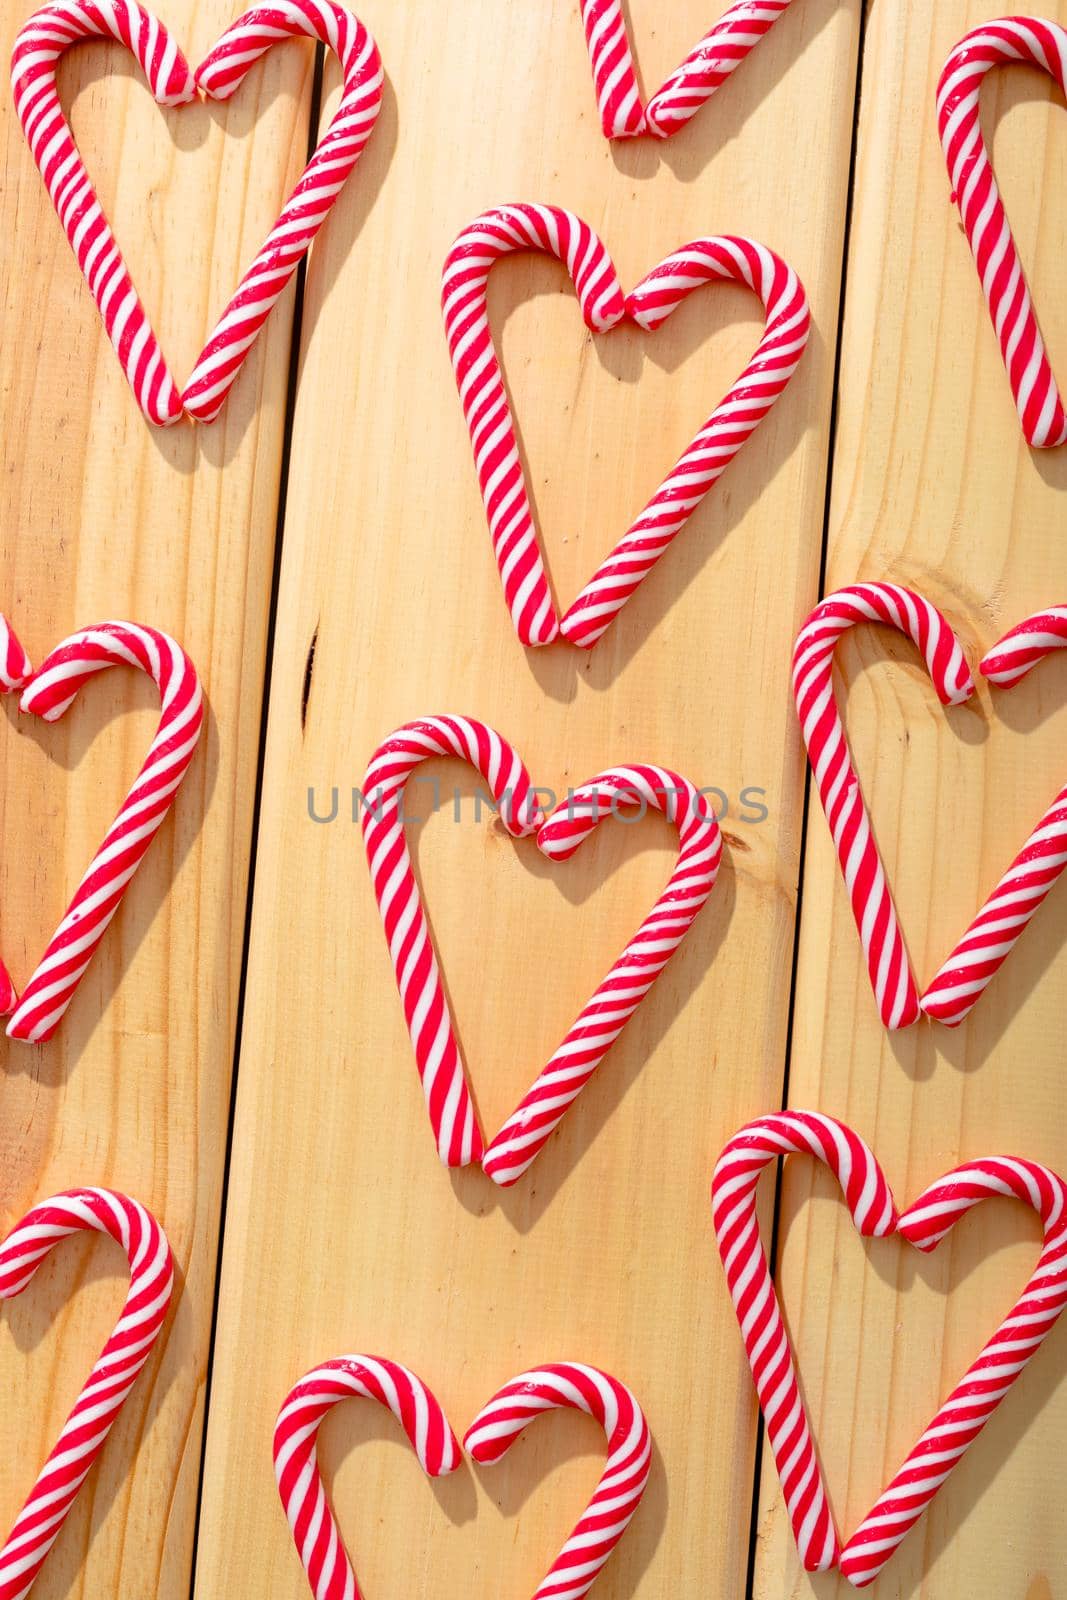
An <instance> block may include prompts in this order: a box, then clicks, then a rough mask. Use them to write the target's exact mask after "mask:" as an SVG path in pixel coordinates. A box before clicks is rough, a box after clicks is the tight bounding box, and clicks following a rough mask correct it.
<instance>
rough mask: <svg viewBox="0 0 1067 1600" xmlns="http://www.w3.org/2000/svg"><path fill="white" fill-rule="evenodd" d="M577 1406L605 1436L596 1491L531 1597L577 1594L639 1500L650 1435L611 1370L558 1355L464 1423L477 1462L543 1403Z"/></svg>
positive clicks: (554, 1599)
mask: <svg viewBox="0 0 1067 1600" xmlns="http://www.w3.org/2000/svg"><path fill="white" fill-rule="evenodd" d="M567 1409H569V1410H574V1411H584V1412H586V1414H587V1415H588V1416H591V1417H593V1418H594V1419H595V1420H596V1421H597V1422H599V1423H600V1425H601V1427H602V1428H603V1429H604V1432H605V1433H606V1434H607V1438H608V1459H607V1465H606V1466H605V1468H604V1472H603V1475H602V1476H601V1479H600V1482H599V1484H598V1485H597V1488H596V1492H595V1494H594V1495H593V1498H592V1499H591V1500H590V1502H589V1505H588V1507H587V1509H586V1511H585V1513H584V1515H583V1516H582V1517H581V1519H580V1520H579V1522H578V1524H577V1526H576V1527H575V1529H574V1532H573V1533H572V1534H571V1536H570V1538H569V1539H568V1540H567V1542H566V1544H565V1545H564V1546H563V1549H562V1550H561V1551H560V1553H559V1555H558V1556H557V1557H556V1560H555V1561H554V1562H553V1565H552V1569H551V1571H550V1572H549V1574H548V1576H547V1577H546V1578H545V1579H544V1580H543V1581H542V1583H541V1584H539V1586H538V1589H537V1593H536V1595H535V1596H534V1600H581V1596H582V1595H584V1594H587V1593H588V1592H589V1590H590V1589H591V1588H592V1586H593V1584H594V1583H595V1581H596V1579H597V1577H598V1576H599V1574H600V1572H601V1571H602V1569H603V1567H604V1565H605V1563H606V1562H607V1561H608V1559H609V1557H610V1556H611V1553H612V1551H613V1550H614V1549H615V1546H616V1545H617V1544H618V1542H619V1540H620V1539H621V1538H622V1536H623V1534H624V1533H625V1532H626V1530H627V1528H628V1527H629V1525H630V1522H631V1520H632V1518H633V1516H634V1513H635V1512H636V1510H637V1508H638V1506H639V1505H640V1504H641V1497H642V1495H643V1494H644V1492H645V1487H646V1485H647V1483H648V1476H649V1472H650V1470H651V1466H652V1435H651V1433H650V1432H649V1427H648V1423H647V1422H646V1421H645V1417H644V1413H643V1412H642V1410H641V1407H640V1406H639V1405H638V1403H637V1400H636V1399H635V1397H634V1395H633V1394H632V1392H631V1391H630V1390H629V1389H628V1388H627V1387H626V1385H625V1384H624V1383H620V1382H619V1380H618V1378H613V1377H611V1376H610V1374H608V1373H606V1372H600V1371H599V1370H598V1369H597V1368H596V1367H589V1366H585V1365H583V1364H582V1363H580V1362H558V1363H552V1364H551V1365H549V1366H544V1367H538V1368H535V1369H534V1370H533V1371H532V1372H524V1373H522V1375H521V1376H520V1377H518V1378H514V1379H513V1380H512V1382H511V1383H508V1384H505V1386H504V1388H503V1389H501V1390H499V1391H498V1392H497V1394H495V1395H494V1396H493V1398H492V1400H490V1402H489V1404H488V1405H487V1406H486V1407H485V1409H484V1410H483V1411H480V1412H479V1414H478V1416H477V1417H476V1418H475V1419H474V1421H473V1422H472V1423H471V1426H470V1427H469V1428H468V1430H467V1433H466V1436H465V1438H464V1441H463V1443H464V1447H465V1449H466V1450H467V1451H468V1453H469V1454H470V1455H471V1456H473V1457H474V1459H475V1461H478V1462H480V1463H481V1464H483V1465H492V1464H493V1463H494V1462H497V1461H500V1460H501V1459H502V1458H503V1457H504V1456H505V1455H506V1454H507V1452H508V1451H509V1450H510V1449H511V1447H512V1445H513V1444H514V1443H515V1441H516V1439H517V1438H518V1437H519V1435H520V1434H521V1433H522V1432H523V1430H524V1429H525V1428H526V1427H527V1426H528V1424H529V1423H530V1422H532V1421H533V1419H534V1418H535V1417H538V1416H540V1415H541V1414H542V1413H543V1412H545V1411H559V1410H567Z"/></svg>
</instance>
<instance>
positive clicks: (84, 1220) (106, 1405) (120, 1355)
mask: <svg viewBox="0 0 1067 1600" xmlns="http://www.w3.org/2000/svg"><path fill="white" fill-rule="evenodd" d="M80 1232H96V1233H104V1234H108V1235H109V1236H110V1237H111V1238H112V1239H114V1240H115V1241H116V1243H117V1244H120V1245H121V1246H122V1248H123V1249H124V1250H125V1252H126V1255H127V1256H128V1258H129V1262H130V1287H129V1293H128V1294H127V1296H126V1304H125V1306H124V1307H123V1311H122V1315H121V1317H120V1318H119V1320H118V1322H117V1323H116V1325H115V1330H114V1332H113V1333H112V1335H111V1337H110V1339H109V1340H108V1341H107V1344H106V1345H105V1346H104V1349H103V1351H102V1352H101V1355H100V1359H99V1360H98V1361H97V1363H96V1365H95V1366H94V1368H93V1370H92V1372H91V1373H90V1374H89V1377H88V1380H87V1381H86V1384H85V1386H84V1388H83V1389H82V1391H81V1394H80V1395H79V1396H78V1399H77V1402H76V1404H75V1406H74V1409H73V1411H72V1412H71V1414H70V1416H69V1417H68V1418H67V1421H66V1423H65V1424H64V1426H63V1431H62V1433H61V1434H60V1436H59V1439H58V1441H57V1443H56V1446H55V1448H54V1449H53V1451H52V1453H51V1455H50V1456H49V1457H48V1460H47V1462H46V1463H45V1466H44V1469H43V1470H42V1472H41V1475H40V1477H39V1478H38V1479H37V1482H36V1483H35V1484H34V1486H33V1489H32V1490H31V1492H30V1496H29V1499H28V1500H27V1501H26V1504H25V1506H24V1507H23V1509H22V1511H21V1512H20V1513H19V1516H18V1520H17V1521H16V1523H15V1526H14V1527H13V1528H12V1530H11V1533H10V1534H9V1536H8V1539H7V1542H6V1544H5V1545H4V1547H3V1549H2V1550H0V1600H22V1596H23V1595H25V1594H28V1593H29V1591H30V1589H31V1588H32V1586H33V1582H34V1579H35V1578H36V1577H37V1574H38V1573H39V1572H40V1570H41V1567H42V1565H43V1564H44V1560H45V1557H46V1556H47V1555H48V1552H49V1551H50V1550H51V1548H52V1546H53V1545H54V1544H55V1542H56V1540H57V1538H58V1537H59V1534H60V1531H61V1529H62V1527H63V1524H64V1522H65V1521H66V1518H67V1514H68V1512H69V1511H70V1508H71V1506H72V1505H73V1504H74V1501H75V1499H76V1498H77V1494H78V1490H79V1489H80V1488H81V1486H82V1484H83V1483H84V1482H85V1479H86V1478H87V1477H88V1475H89V1471H90V1469H91V1467H92V1465H93V1463H94V1462H95V1460H96V1458H97V1456H98V1455H99V1454H100V1451H101V1450H102V1449H103V1447H104V1444H105V1442H106V1440H107V1437H108V1434H109V1433H110V1432H111V1428H112V1425H113V1424H114V1422H115V1419H116V1417H117V1416H118V1414H119V1412H120V1411H121V1410H122V1407H123V1405H124V1403H125V1400H126V1397H127V1395H128V1394H129V1393H130V1390H131V1389H132V1388H133V1386H134V1383H135V1382H136V1380H137V1377H138V1374H139V1373H140V1371H141V1368H142V1367H143V1366H144V1364H145V1362H146V1361H147V1360H148V1357H149V1356H150V1355H151V1353H152V1350H153V1348H154V1347H155V1344H156V1341H157V1340H158V1338H159V1335H160V1333H161V1331H162V1328H163V1324H164V1322H165V1321H166V1317H167V1311H168V1309H169V1307H170V1300H171V1293H172V1290H173V1286H174V1266H173V1262H172V1259H171V1253H170V1246H169V1245H168V1243H167V1240H166V1237H165V1235H164V1233H163V1230H162V1228H161V1227H160V1226H159V1223H158V1222H157V1221H156V1220H155V1218H154V1217H153V1216H152V1215H151V1213H150V1212H149V1211H147V1210H146V1209H145V1207H144V1206H141V1205H138V1203H137V1202H136V1201H135V1200H130V1199H129V1198H128V1197H127V1196H126V1195H124V1194H115V1193H113V1192H111V1191H110V1190H107V1189H70V1190H68V1191H67V1192H66V1193H64V1194H58V1195H56V1196H55V1198H54V1199H52V1200H46V1201H45V1202H44V1204H43V1205H39V1206H35V1207H34V1208H33V1210H32V1211H30V1212H28V1213H27V1214H26V1216H25V1217H23V1219H22V1221H21V1222H20V1223H18V1225H17V1226H16V1227H15V1228H13V1229H12V1231H11V1232H10V1233H9V1234H8V1236H7V1238H6V1239H5V1240H4V1243H3V1245H0V1300H13V1299H14V1298H15V1297H16V1295H20V1294H21V1293H22V1291H23V1290H24V1289H25V1288H26V1287H27V1285H28V1284H29V1283H30V1281H31V1279H32V1278H33V1276H34V1274H35V1272H36V1271H37V1268H38V1267H39V1266H40V1264H41V1262H42V1261H43V1260H44V1258H45V1257H46V1256H47V1255H49V1254H50V1253H51V1251H52V1250H53V1249H54V1248H55V1246H56V1245H57V1244H58V1243H59V1242H60V1241H61V1240H62V1239H66V1238H69V1237H70V1236H71V1235H72V1234H75V1233H80Z"/></svg>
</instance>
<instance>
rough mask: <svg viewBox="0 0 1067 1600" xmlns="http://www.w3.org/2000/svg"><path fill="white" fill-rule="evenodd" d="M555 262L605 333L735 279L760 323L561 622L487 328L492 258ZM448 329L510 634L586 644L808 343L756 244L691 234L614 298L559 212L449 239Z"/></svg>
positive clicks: (585, 237)
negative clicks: (747, 352) (734, 373)
mask: <svg viewBox="0 0 1067 1600" xmlns="http://www.w3.org/2000/svg"><path fill="white" fill-rule="evenodd" d="M525 250H539V251H543V252H545V253H547V254H550V255H555V256H557V257H558V258H559V259H560V260H561V261H562V262H563V263H564V265H565V266H566V267H567V270H568V272H569V273H570V275H571V278H572V280H573V282H574V285H575V290H576V293H577V296H578V302H579V306H580V307H581V311H582V315H583V318H584V320H585V323H586V326H587V327H589V328H590V329H591V330H592V331H593V332H598V333H603V332H607V331H608V330H609V329H611V328H613V327H615V326H616V325H617V324H618V323H619V322H620V321H621V320H622V318H623V316H624V315H625V316H629V317H630V318H631V319H632V320H633V321H634V322H636V323H637V324H638V326H639V327H641V328H642V329H644V330H645V332H647V333H653V332H655V331H656V329H657V328H659V327H661V326H662V325H663V323H664V322H665V321H666V320H667V318H668V317H669V316H670V315H671V314H672V312H674V311H675V310H676V309H677V307H678V306H679V305H680V304H681V303H682V301H683V300H685V299H686V298H687V297H688V296H689V295H690V294H692V293H693V291H694V290H696V289H699V288H701V287H703V286H704V285H706V284H708V283H712V282H716V281H732V282H736V283H742V284H744V285H745V286H746V287H748V288H750V289H752V290H753V291H754V292H755V293H756V294H758V295H759V296H760V298H761V299H762V301H763V303H764V307H765V310H766V316H767V323H766V327H765V330H764V333H763V337H762V339H761V340H760V343H759V346H758V348H757V350H756V353H755V355H754V356H753V358H752V360H751V361H750V362H749V363H748V365H747V366H746V368H745V370H744V372H743V373H742V375H741V377H740V378H739V379H738V381H737V383H735V384H734V385H733V387H732V388H731V389H730V390H729V391H728V393H727V394H726V396H725V398H724V399H723V400H722V401H721V402H720V404H719V405H718V406H716V408H715V410H714V411H713V412H712V413H711V415H710V417H709V418H708V420H707V421H706V422H705V424H704V426H703V427H702V428H701V430H700V431H699V433H698V434H697V435H696V437H695V439H694V440H693V442H692V443H691V444H690V445H689V447H688V449H687V450H686V451H685V452H684V454H683V455H682V456H681V458H680V459H679V461H678V462H677V463H676V465H675V466H674V467H673V468H672V470H671V471H670V473H669V474H668V475H667V477H666V478H665V479H664V481H663V483H662V484H661V485H660V487H659V489H658V490H657V491H656V493H655V494H654V495H653V497H652V499H651V500H650V501H649V502H648V504H647V505H646V506H645V509H644V510H643V511H642V512H641V513H640V515H639V516H638V517H637V519H636V520H635V521H634V522H633V523H632V524H631V526H630V528H629V529H628V531H627V532H626V533H625V534H624V535H623V537H622V539H620V541H619V542H618V544H617V545H616V546H615V548H614V550H613V551H612V552H611V554H610V555H609V556H608V557H607V559H606V560H605V561H604V562H602V563H601V565H600V567H599V568H598V569H597V571H596V573H595V574H594V575H593V577H592V579H591V580H590V582H589V583H588V584H587V585H586V586H585V588H584V589H583V590H582V592H581V594H580V595H579V596H578V598H577V600H575V602H574V604H573V605H572V606H571V607H570V609H569V610H568V611H567V612H566V614H565V615H564V616H563V617H562V618H560V616H559V614H558V612H557V610H556V607H555V604H554V602H553V599H552V594H551V590H550V587H549V582H548V574H547V572H546V569H545V564H544V558H543V556H542V554H541V549H540V546H539V543H538V537H537V531H536V528H535V525H534V518H533V511H532V507H531V503H530V498H529V492H528V489H527V485H526V481H525V475H524V473H523V468H522V461H521V457H520V454H519V448H518V442H517V439H516V434H515V424H514V419H513V417H512V415H511V407H510V403H509V401H508V397H507V392H506V389H505V386H504V379H503V375H502V373H501V370H500V363H499V360H498V358H497V355H496V350H495V347H494V345H493V336H492V331H491V329H490V325H489V310H488V300H487V287H488V281H489V274H490V271H491V270H492V267H493V264H494V262H496V261H498V260H499V259H500V258H501V257H502V256H505V255H509V254H513V253H515V252H517V251H525ZM442 304H443V308H444V318H445V329H446V334H447V338H448V346H449V351H450V353H451V356H452V364H453V367H454V369H455V373H456V382H457V385H458V388H459V393H460V398H461V401H462V404H463V412H464V416H465V417H466V421H467V428H468V431H469V433H470V436H471V445H472V449H473V452H474V460H475V465H476V468H477V472H478V480H479V483H480V485H481V490H482V499H483V502H484V505H485V511H486V516H487V518H488V522H489V528H490V532H491V535H492V541H493V550H494V553H495V555H496V560H497V565H498V567H499V569H500V575H501V579H502V581H503V585H504V595H505V598H506V600H507V603H508V607H509V610H510V612H511V618H512V622H513V624H514V626H515V629H516V631H517V632H518V635H519V638H520V639H521V640H522V642H523V644H526V645H544V644H550V643H552V642H553V640H555V639H556V638H558V637H559V635H560V634H561V633H562V634H563V636H564V637H565V638H567V639H568V640H569V641H570V642H571V643H572V644H575V645H578V646H580V647H581V648H583V649H589V648H590V647H591V646H592V645H594V644H595V643H596V642H597V640H598V639H600V638H601V637H602V635H603V634H604V633H605V632H606V630H607V628H608V627H609V626H610V624H611V622H612V621H613V620H614V618H615V617H616V616H617V615H618V613H619V611H620V610H621V609H622V607H623V605H624V604H625V603H626V601H627V600H628V599H629V598H630V596H631V595H632V594H633V593H634V592H635V590H636V589H638V588H639V587H640V585H641V584H642V583H643V581H644V579H645V578H646V577H647V576H648V574H649V572H650V571H651V570H652V568H653V567H654V566H655V565H656V562H657V561H658V560H659V559H660V557H661V556H662V555H663V554H664V552H665V551H666V550H667V549H668V548H669V546H670V545H671V544H672V543H673V541H674V539H675V537H676V536H677V534H678V533H679V532H680V531H681V529H682V528H683V527H684V526H685V524H686V523H687V522H688V520H689V518H690V517H691V516H692V515H693V513H694V512H695V511H696V509H697V507H698V506H699V505H700V504H701V502H702V501H703V499H704V497H705V496H706V495H707V493H708V492H709V490H710V489H711V488H712V486H713V485H714V484H715V483H716V482H717V480H718V479H719V478H720V477H721V475H722V473H723V472H724V471H725V469H726V467H727V466H728V465H729V464H730V462H731V461H732V460H733V458H734V456H735V455H736V454H737V452H738V451H739V450H740V449H741V447H742V445H743V444H744V443H745V441H746V440H747V439H748V438H750V437H751V435H752V434H753V432H754V431H755V429H756V428H757V427H758V426H759V424H760V423H761V422H762V421H763V419H764V417H765V416H766V415H767V414H768V412H769V411H770V410H771V408H772V406H773V405H774V403H775V401H776V400H777V399H778V397H779V395H780V394H781V393H782V391H783V390H784V389H785V387H786V385H787V384H788V382H789V380H790V378H791V377H792V375H793V373H794V372H795V371H796V368H797V364H798V362H799V360H800V357H801V355H802V354H803V351H804V348H805V345H806V344H807V339H808V332H809V328H810V313H809V310H808V303H807V297H806V296H805V293H804V289H803V287H802V285H801V284H800V282H799V280H798V279H797V276H796V274H795V273H794V272H793V270H792V268H791V267H789V266H788V265H787V264H786V263H785V262H784V261H783V260H782V259H781V257H780V256H777V255H775V253H774V252H773V251H772V250H768V249H767V248H766V247H765V246H764V245H761V244H757V243H756V242H755V241H754V240H751V239H743V238H733V237H729V236H721V237H715V238H708V239H698V240H695V241H694V242H693V243H692V244H688V245H686V246H684V247H683V248H682V249H680V250H677V251H675V252H674V254H673V255H670V256H668V257H667V258H666V260H664V261H662V262H660V264H659V265H658V266H657V267H654V268H653V269H652V271H651V272H649V273H648V274H647V276H646V277H645V278H643V279H642V281H641V282H640V283H639V284H638V286H637V288H636V289H634V290H633V292H632V293H631V294H630V295H628V296H627V297H626V298H625V300H624V298H623V293H622V288H621V286H620V284H619V279H618V276H617V274H616V272H615V268H614V266H613V264H612V261H611V257H610V256H609V255H608V252H607V250H606V248H605V246H604V244H603V243H602V241H601V240H600V239H599V238H598V237H597V235H596V234H595V233H594V232H593V230H592V229H591V228H590V227H589V225H588V224H587V223H585V222H583V221H582V220H581V219H580V218H578V217H576V216H574V215H573V214H572V213H571V212H569V211H564V210H562V209H560V208H559V207H557V206H533V205H513V206H503V207H500V208H499V209H497V210H495V211H488V212H485V213H484V214H483V215H482V216H481V217H479V218H478V219H477V220H476V221H475V222H473V223H472V224H471V226H470V227H469V228H466V229H464V231H463V232H462V233H461V234H460V235H459V238H458V239H457V240H456V242H455V244H454V245H453V247H452V249H451V251H450V252H449V254H448V257H447V259H446V261H445V268H444V281H443V290H442Z"/></svg>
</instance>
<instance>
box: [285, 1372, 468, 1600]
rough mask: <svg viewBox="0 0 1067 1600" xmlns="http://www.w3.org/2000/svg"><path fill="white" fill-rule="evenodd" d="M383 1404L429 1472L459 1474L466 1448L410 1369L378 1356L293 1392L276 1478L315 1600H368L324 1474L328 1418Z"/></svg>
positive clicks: (321, 1375)
mask: <svg viewBox="0 0 1067 1600" xmlns="http://www.w3.org/2000/svg"><path fill="white" fill-rule="evenodd" d="M353 1396H361V1397H362V1398H363V1399H366V1400H377V1401H378V1403H379V1405H383V1406H386V1407H388V1409H389V1410H390V1411H391V1412H392V1413H393V1415H394V1417H396V1419H397V1421H398V1422H399V1423H400V1425H401V1427H402V1428H403V1430H404V1432H405V1433H406V1434H407V1436H408V1439H409V1440H410V1441H411V1447H412V1449H413V1450H414V1451H415V1454H416V1455H417V1457H418V1459H419V1463H420V1465H421V1466H422V1469H423V1471H424V1472H425V1473H426V1474H427V1475H428V1476H429V1477H431V1478H441V1477H444V1476H446V1475H447V1474H448V1473H450V1472H454V1471H455V1470H456V1468H457V1467H458V1466H459V1462H460V1452H459V1444H458V1443H457V1441H456V1437H455V1434H454V1433H453V1432H452V1429H451V1428H450V1427H449V1425H448V1418H447V1417H446V1416H445V1414H444V1412H443V1411H442V1409H441V1407H440V1405H439V1404H438V1402H437V1400H436V1399H435V1398H434V1396H433V1395H432V1394H431V1393H430V1391H429V1389H428V1388H427V1387H426V1385H425V1384H424V1383H423V1382H422V1380H421V1378H417V1377H416V1376H415V1374H414V1373H413V1372H410V1371H409V1370H408V1368H407V1367H402V1366H401V1365H400V1364H399V1363H398V1362H396V1361H386V1360H385V1359H383V1358H381V1357H378V1356H340V1357H338V1358H337V1359H336V1360H333V1361H326V1362H324V1363H323V1365H322V1366H321V1367H316V1368H315V1370H314V1371H313V1372H309V1373H308V1374H307V1376H306V1377H304V1378H301V1380H300V1382H299V1383H298V1384H297V1385H296V1387H295V1388H294V1389H292V1390H291V1391H290V1393H289V1394H288V1396H287V1397H286V1400H285V1404H284V1405H283V1406H282V1408H281V1411H280V1412H279V1413H278V1422H277V1426H276V1427H275V1429H274V1474H275V1477H276V1478H277V1481H278V1493H279V1494H280V1495H281V1500H282V1505H283V1506H284V1508H285V1515H286V1517H287V1519H288V1522H289V1527H290V1528H291V1529H292V1534H293V1539H294V1541H295V1543H296V1548H297V1551H298V1552H299V1555H300V1560H301V1562H302V1563H303V1567H304V1571H305V1572H306V1573H307V1576H308V1582H309V1584H310V1585H311V1591H312V1593H313V1594H314V1596H315V1600H361V1595H362V1591H361V1589H360V1587H359V1585H358V1583H357V1582H356V1575H355V1573H354V1572H353V1570H352V1565H351V1562H350V1561H349V1559H348V1555H347V1553H346V1551H345V1547H344V1541H343V1540H342V1538H341V1532H340V1529H339V1528H338V1526H337V1520H336V1518H335V1517H334V1514H333V1512H332V1510H331V1509H330V1503H329V1500H328V1499H327V1496H326V1489H325V1486H324V1484H323V1481H322V1475H321V1473H320V1472H319V1465H318V1457H317V1450H318V1437H319V1428H320V1427H321V1426H322V1423H323V1420H324V1418H325V1417H326V1416H327V1415H328V1414H329V1412H330V1411H332V1410H333V1408H334V1406H336V1405H338V1404H339V1403H340V1402H341V1401H342V1400H350V1399H352V1397H353Z"/></svg>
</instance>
